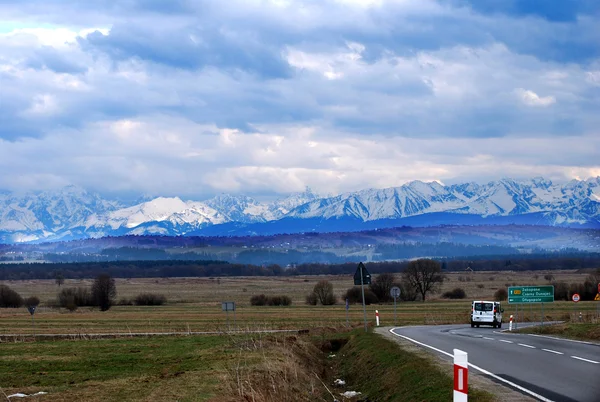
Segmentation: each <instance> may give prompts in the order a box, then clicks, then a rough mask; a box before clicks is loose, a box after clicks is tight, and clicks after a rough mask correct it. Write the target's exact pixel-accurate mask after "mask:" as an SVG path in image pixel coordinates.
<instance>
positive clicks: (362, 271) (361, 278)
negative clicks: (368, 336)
mask: <svg viewBox="0 0 600 402" xmlns="http://www.w3.org/2000/svg"><path fill="white" fill-rule="evenodd" d="M369 284H371V274H370V273H369V271H367V267H365V264H363V263H362V262H359V263H358V267H356V272H355V273H354V285H355V286H358V285H360V289H361V292H362V303H363V313H364V317H365V332H367V307H366V305H365V285H369Z"/></svg>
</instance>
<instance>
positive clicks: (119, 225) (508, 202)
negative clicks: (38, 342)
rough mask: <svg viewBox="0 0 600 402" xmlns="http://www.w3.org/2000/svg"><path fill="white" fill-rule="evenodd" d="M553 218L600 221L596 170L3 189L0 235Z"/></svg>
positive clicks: (348, 227) (262, 231)
mask: <svg viewBox="0 0 600 402" xmlns="http://www.w3.org/2000/svg"><path fill="white" fill-rule="evenodd" d="M444 224H447V225H504V224H518V225H523V224H525V225H547V226H562V227H584V228H600V176H599V177H596V178H590V179H588V180H571V181H569V182H567V183H564V184H555V183H552V182H551V181H550V180H545V179H544V178H539V177H538V178H533V179H529V180H513V179H501V180H498V181H491V182H489V183H486V184H477V183H473V182H470V183H464V184H456V185H449V186H445V185H442V184H440V183H438V182H429V183H424V182H421V181H413V182H410V183H407V184H405V185H403V186H400V187H392V188H386V189H368V190H362V191H358V192H349V193H344V194H339V195H336V196H319V195H317V194H315V193H313V192H312V191H311V190H310V189H308V188H307V189H306V191H304V192H302V193H297V194H292V195H289V196H287V197H285V198H281V199H279V200H276V201H272V202H259V201H257V200H255V199H253V198H251V197H248V196H243V195H227V194H223V195H219V196H216V197H214V198H211V199H209V200H204V201H194V200H187V201H184V200H182V199H180V198H179V197H169V198H167V197H158V198H154V199H146V200H144V201H143V202H133V203H125V202H122V201H117V200H109V199H106V198H104V197H102V196H101V195H99V194H96V193H93V192H89V191H87V190H85V189H82V188H80V187H76V186H67V187H65V188H62V189H60V190H58V191H47V192H39V193H28V194H23V195H19V194H16V193H10V192H6V191H4V192H0V242H1V243H21V242H41V241H58V240H73V239H83V238H98V237H104V236H123V235H148V234H153V235H166V236H182V235H183V236H191V235H194V236H248V235H271V234H278V233H302V232H338V231H346V232H348V231H359V230H366V229H377V228H385V227H395V226H403V225H406V226H414V227H423V226H437V225H444Z"/></svg>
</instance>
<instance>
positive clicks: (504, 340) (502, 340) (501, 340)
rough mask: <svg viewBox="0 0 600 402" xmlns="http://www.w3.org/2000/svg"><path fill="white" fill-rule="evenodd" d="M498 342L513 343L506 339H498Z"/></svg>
mask: <svg viewBox="0 0 600 402" xmlns="http://www.w3.org/2000/svg"><path fill="white" fill-rule="evenodd" d="M500 342H504V343H513V341H507V340H506V339H500Z"/></svg>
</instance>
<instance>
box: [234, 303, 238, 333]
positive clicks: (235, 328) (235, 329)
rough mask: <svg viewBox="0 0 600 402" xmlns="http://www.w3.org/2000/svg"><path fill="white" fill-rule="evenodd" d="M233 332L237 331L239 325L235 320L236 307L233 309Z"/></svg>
mask: <svg viewBox="0 0 600 402" xmlns="http://www.w3.org/2000/svg"><path fill="white" fill-rule="evenodd" d="M233 330H234V331H237V323H236V320H235V305H234V307H233Z"/></svg>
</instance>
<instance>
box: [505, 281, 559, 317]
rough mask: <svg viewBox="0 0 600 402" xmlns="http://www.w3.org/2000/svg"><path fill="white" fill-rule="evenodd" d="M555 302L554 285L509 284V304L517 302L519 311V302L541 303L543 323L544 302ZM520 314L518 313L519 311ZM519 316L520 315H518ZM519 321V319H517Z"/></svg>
mask: <svg viewBox="0 0 600 402" xmlns="http://www.w3.org/2000/svg"><path fill="white" fill-rule="evenodd" d="M553 302H554V286H552V285H550V286H509V288H508V304H516V305H517V306H516V308H517V312H518V311H519V304H530V303H541V304H542V325H544V303H553ZM517 314H518V313H517ZM517 317H518V315H517ZM517 321H518V319H517Z"/></svg>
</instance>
